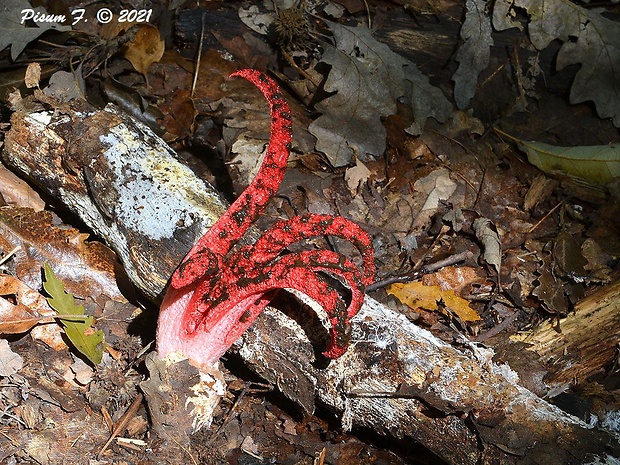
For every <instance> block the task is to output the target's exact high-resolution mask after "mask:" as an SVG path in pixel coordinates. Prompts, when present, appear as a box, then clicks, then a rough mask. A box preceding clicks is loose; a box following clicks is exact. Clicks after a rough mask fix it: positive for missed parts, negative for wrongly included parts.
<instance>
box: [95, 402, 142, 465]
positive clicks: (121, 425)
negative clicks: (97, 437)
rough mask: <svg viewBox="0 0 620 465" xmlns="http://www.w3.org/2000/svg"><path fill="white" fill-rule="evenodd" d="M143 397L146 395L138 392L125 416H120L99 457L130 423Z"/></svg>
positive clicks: (98, 455)
mask: <svg viewBox="0 0 620 465" xmlns="http://www.w3.org/2000/svg"><path fill="white" fill-rule="evenodd" d="M142 399H144V396H143V395H142V394H138V396H137V397H136V398H135V399H134V400H133V402H132V403H131V405H130V406H129V408H128V409H127V411H126V412H125V413H123V416H122V417H120V419H119V420H118V421H117V422H116V424H115V425H114V429H113V430H112V434H111V435H110V439H108V442H106V443H105V444H104V445H103V447H102V448H101V450H100V451H99V453H98V454H97V457H98V458H99V457H100V456H101V454H103V453H104V452H105V450H106V449H107V448H108V446H109V445H110V443H111V442H112V441H113V440H114V438H115V437H116V436H118V435H119V433H120V432H121V431H123V429H125V428H126V427H127V423H129V420H131V419H132V418H133V417H134V415H135V414H136V412H137V411H138V408H140V404H141V403H142Z"/></svg>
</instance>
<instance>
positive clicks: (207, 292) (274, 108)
mask: <svg viewBox="0 0 620 465" xmlns="http://www.w3.org/2000/svg"><path fill="white" fill-rule="evenodd" d="M231 76H240V77H243V78H245V79H247V80H249V81H250V82H252V83H253V84H254V85H256V86H257V87H258V88H259V90H260V91H261V92H262V93H263V95H264V96H265V98H266V99H267V102H268V103H269V107H270V112H271V136H270V140H269V144H268V146H267V150H266V153H265V156H264V158H263V162H262V164H261V168H260V169H259V172H258V174H257V175H256V177H255V178H254V179H253V180H252V182H251V183H250V185H249V186H248V188H247V189H246V190H245V191H244V192H243V193H242V194H241V195H240V196H239V198H238V199H237V200H236V201H235V202H234V203H233V204H232V205H231V206H230V208H229V209H228V210H227V211H226V212H225V214H224V215H222V216H221V217H220V218H219V219H218V220H217V221H216V222H215V223H214V224H213V226H212V227H211V228H210V229H209V230H208V231H207V233H206V234H205V235H204V236H202V237H201V238H200V239H199V240H198V241H197V242H196V244H195V245H194V246H193V247H192V248H191V250H190V251H189V252H188V254H187V256H186V257H185V258H184V259H183V261H182V262H181V264H180V265H179V267H178V268H177V270H176V271H175V272H174V274H173V276H172V278H171V280H170V286H169V289H168V291H167V293H166V296H165V297H164V301H163V303H162V306H161V308H160V317H159V322H158V329H157V351H158V353H159V355H160V356H161V357H165V356H167V355H168V354H170V353H172V352H180V353H182V354H183V355H185V356H186V357H188V358H189V359H190V361H191V362H192V363H193V364H195V365H197V366H209V365H212V364H214V363H215V362H216V361H217V360H218V359H219V357H220V356H221V355H223V354H224V353H225V352H226V350H227V349H228V347H230V345H231V344H232V343H233V342H234V341H235V340H236V339H237V338H238V337H239V336H241V334H243V332H244V331H245V330H246V329H247V328H248V327H249V326H250V325H251V324H252V322H253V321H254V320H255V319H256V318H257V317H258V315H259V314H260V313H261V312H262V311H263V309H264V308H265V307H266V306H267V305H268V303H269V302H270V301H271V299H272V298H273V296H274V295H275V294H276V293H277V291H278V290H279V289H285V288H286V289H296V290H298V291H300V292H302V293H304V294H306V295H307V296H308V297H310V298H311V299H312V300H314V301H315V302H316V303H317V304H319V305H320V306H321V307H322V308H323V309H324V310H325V312H326V313H327V315H328V318H329V321H330V324H331V328H330V344H329V346H328V347H327V349H326V351H325V352H324V354H325V355H326V356H328V357H331V358H336V357H339V356H340V355H342V354H343V353H344V351H345V350H346V347H347V344H348V329H349V324H350V319H351V318H352V317H353V316H354V315H355V314H356V313H357V312H358V310H359V309H360V308H361V306H362V304H363V301H364V288H365V286H366V285H368V284H370V283H371V282H372V281H373V279H374V274H375V266H374V262H373V249H372V242H371V239H370V237H369V236H368V234H366V232H364V231H363V230H362V229H361V228H360V227H359V226H358V225H356V224H355V223H353V222H352V221H350V220H348V219H346V218H343V217H338V216H329V215H314V214H307V215H301V216H297V217H294V218H291V219H289V220H283V221H280V222H277V223H276V224H275V225H274V226H273V227H272V228H270V229H269V230H268V231H266V232H265V233H263V235H262V236H261V237H260V238H259V239H258V240H257V241H256V243H255V244H253V245H251V246H244V247H238V248H237V249H236V250H233V248H234V247H235V245H236V244H237V243H238V241H239V240H240V239H241V238H242V237H243V235H244V234H245V232H246V231H247V230H248V229H249V227H250V226H251V225H252V223H253V222H254V221H255V220H256V219H257V218H258V216H259V215H260V214H261V213H262V212H263V210H264V208H265V206H266V204H267V203H268V202H269V199H270V198H271V197H273V196H274V195H275V193H276V191H277V189H278V187H279V185H280V183H281V181H282V179H283V177H284V172H285V170H286V163H287V160H288V154H289V150H290V144H291V132H292V131H291V116H290V110H289V107H288V104H287V102H286V101H285V100H284V98H283V97H282V95H281V93H280V90H279V88H278V86H277V84H276V83H275V82H274V81H272V80H271V79H270V78H268V77H267V76H265V75H263V74H261V73H259V72H258V71H255V70H241V71H237V72H236V73H233V74H232V75H231ZM325 235H329V236H336V237H340V238H342V239H345V240H347V241H349V242H351V243H352V244H353V245H355V246H356V247H357V249H358V250H359V252H360V254H361V258H362V264H361V268H360V267H358V266H357V265H356V264H354V263H353V261H352V260H350V259H349V258H347V257H345V256H344V255H341V254H339V253H336V252H334V251H331V250H306V251H302V252H294V253H286V249H287V248H288V247H289V246H290V245H291V244H293V243H295V242H299V241H304V240H307V239H311V238H314V237H317V236H325ZM326 275H331V276H332V277H335V278H336V279H338V280H339V281H341V282H342V283H343V284H345V285H346V286H347V287H348V288H349V289H350V291H351V296H350V300H349V301H348V304H347V303H346V302H345V300H344V298H343V297H342V296H341V295H340V293H339V292H338V291H336V290H335V289H334V288H333V287H332V286H331V285H330V283H329V281H328V280H327V279H326Z"/></svg>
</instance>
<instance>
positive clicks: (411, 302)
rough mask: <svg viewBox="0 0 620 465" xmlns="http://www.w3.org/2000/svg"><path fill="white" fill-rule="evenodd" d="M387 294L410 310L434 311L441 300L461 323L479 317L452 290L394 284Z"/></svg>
mask: <svg viewBox="0 0 620 465" xmlns="http://www.w3.org/2000/svg"><path fill="white" fill-rule="evenodd" d="M388 294H391V295H393V296H394V297H396V298H397V299H398V300H400V301H401V302H402V303H404V304H405V305H407V306H409V307H411V308H412V309H414V310H415V309H420V308H422V309H425V310H431V311H435V310H437V308H438V305H437V302H439V301H441V300H443V302H444V303H445V305H446V307H448V308H450V310H452V311H453V312H454V313H456V314H457V315H458V316H459V317H460V318H461V319H462V320H463V321H478V320H480V316H479V315H478V313H477V312H476V311H475V310H474V309H473V308H471V307H470V306H469V302H468V301H467V300H465V299H463V298H461V297H459V296H457V295H455V294H454V291H453V290H452V289H448V290H443V289H442V288H441V287H439V286H425V285H424V284H422V283H421V282H412V283H404V284H403V283H396V284H392V285H391V286H390V287H389V288H388Z"/></svg>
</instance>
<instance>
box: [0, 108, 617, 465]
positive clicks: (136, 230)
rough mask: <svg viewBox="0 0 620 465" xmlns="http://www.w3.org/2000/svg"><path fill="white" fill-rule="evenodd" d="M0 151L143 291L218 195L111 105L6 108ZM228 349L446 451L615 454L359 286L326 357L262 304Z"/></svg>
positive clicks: (208, 214) (508, 459)
mask: <svg viewBox="0 0 620 465" xmlns="http://www.w3.org/2000/svg"><path fill="white" fill-rule="evenodd" d="M3 159H4V161H5V163H7V164H8V165H9V166H11V167H12V168H13V169H15V170H17V171H18V172H20V173H21V174H22V175H23V176H24V177H26V178H27V179H29V180H30V181H31V182H33V183H34V184H36V185H37V186H39V187H40V188H41V189H42V190H44V191H45V192H46V193H47V194H48V195H50V196H52V197H53V198H55V199H57V200H58V201H59V202H62V203H63V204H64V205H66V206H67V207H68V208H70V209H71V210H72V211H74V212H75V213H76V214H77V215H79V216H80V218H82V219H83V220H84V222H85V223H86V224H87V225H89V226H90V227H91V228H92V229H93V230H94V231H95V232H96V233H97V234H98V235H100V236H101V237H103V238H104V239H105V240H106V241H107V242H108V244H109V245H110V246H112V247H113V248H114V249H115V250H116V251H117V252H118V254H119V257H120V258H121V260H122V262H123V263H124V265H125V267H126V268H127V270H128V274H129V275H130V277H131V278H132V280H133V281H134V283H135V284H136V286H137V287H139V288H140V289H142V290H143V291H144V292H145V293H146V294H147V295H148V296H150V297H152V298H153V299H154V300H156V299H157V297H158V296H159V295H161V292H162V290H163V288H164V286H165V283H166V281H167V280H168V277H169V276H170V275H171V273H172V271H173V270H174V268H175V266H176V265H177V263H178V262H179V261H180V260H181V259H182V258H183V256H184V255H185V253H186V251H187V250H188V249H189V248H190V246H191V245H192V244H193V242H194V241H195V240H196V239H197V238H198V237H199V236H200V235H201V234H202V233H203V231H204V230H205V229H206V228H207V227H209V225H210V224H212V222H213V221H214V219H215V218H216V217H217V216H218V215H219V214H220V213H221V212H222V211H223V209H224V208H225V204H224V203H223V202H222V201H221V200H220V199H219V197H218V195H217V193H216V192H215V191H214V189H213V188H212V187H211V186H209V185H208V184H206V183H205V182H203V181H201V180H199V179H196V178H195V177H194V176H193V174H192V172H191V171H190V170H189V169H187V168H186V167H184V166H183V165H182V164H180V163H179V162H178V161H177V160H176V158H175V156H174V153H173V152H172V151H171V150H170V149H169V148H167V147H166V146H165V144H163V142H161V141H160V140H159V139H158V138H157V137H156V136H155V135H153V134H152V132H151V131H149V130H148V129H147V128H146V127H145V126H143V125H142V124H140V123H136V122H134V121H133V120H131V118H129V117H128V116H126V115H124V114H122V112H120V111H118V110H117V109H115V108H114V107H113V106H108V107H106V109H105V110H102V111H96V110H94V109H92V108H91V109H88V108H86V107H85V106H84V105H78V107H77V108H68V107H64V108H63V109H62V111H57V112H52V111H39V112H35V113H30V114H28V112H16V113H15V114H14V115H13V117H12V128H11V131H10V133H9V134H8V135H7V138H6V143H5V150H4V153H3ZM234 350H235V351H236V352H237V353H238V354H239V355H240V356H241V358H242V359H243V360H244V362H245V363H246V364H247V365H248V366H249V367H251V368H252V369H253V370H255V371H256V372H257V373H259V374H260V375H262V376H263V377H265V378H266V379H267V380H269V381H270V382H272V383H274V384H276V385H277V386H278V387H279V388H280V389H281V390H282V391H283V392H284V393H285V394H286V395H287V396H289V397H290V398H292V399H293V400H296V401H297V402H299V403H300V404H301V405H303V406H304V407H305V408H306V409H308V410H312V409H313V405H314V404H313V402H314V400H313V396H314V394H315V393H316V395H317V397H318V399H319V400H320V401H321V402H322V403H324V404H325V405H327V406H328V407H330V408H331V409H333V410H335V411H336V412H339V413H340V414H341V415H342V423H343V426H344V427H345V428H346V429H349V428H354V427H368V428H371V429H373V430H375V431H377V432H379V433H382V434H389V435H392V436H395V437H411V438H413V439H415V440H416V441H418V442H420V443H422V444H423V445H425V446H426V447H428V448H429V449H430V450H432V451H433V452H434V453H435V454H437V455H438V456H439V457H441V458H442V459H443V460H445V461H446V462H447V463H450V464H472V465H473V464H496V463H502V464H511V463H522V464H530V463H531V464H534V463H536V464H554V465H555V464H560V463H562V464H572V463H575V464H576V463H586V462H588V461H592V460H594V457H595V456H598V457H602V458H604V457H605V456H606V454H612V455H615V456H616V457H618V456H620V445H619V444H618V441H617V439H616V438H614V437H612V436H610V435H609V434H608V433H606V432H604V431H600V430H597V429H588V428H587V427H586V425H584V424H583V423H581V422H579V421H578V420H577V419H576V418H574V417H571V416H570V415H567V414H565V413H564V412H562V411H561V410H559V409H558V408H556V407H554V406H552V405H551V404H549V403H547V402H546V401H544V400H542V399H540V398H539V397H537V396H535V395H534V394H532V393H531V392H529V391H527V390H526V389H524V388H523V387H521V386H519V384H518V377H517V375H516V374H515V373H514V372H513V371H512V370H511V369H510V368H509V367H508V366H507V365H503V366H498V365H496V364H494V363H493V362H492V361H491V356H492V352H491V351H489V350H487V349H484V348H482V347H478V346H477V345H475V344H473V343H470V342H469V341H467V340H462V341H459V342H458V345H456V344H455V345H454V346H451V345H449V344H446V343H445V342H443V341H441V340H439V339H438V338H436V337H435V336H433V335H432V334H431V333H430V332H428V331H426V330H423V329H420V328H418V327H417V326H415V325H414V324H412V323H411V322H410V321H408V320H407V319H406V318H405V317H404V316H403V315H400V314H397V313H395V312H393V311H391V310H390V309H388V308H387V307H385V306H383V305H382V304H380V303H378V302H376V301H375V300H373V299H371V298H367V299H366V302H365V305H364V306H363V308H362V310H361V311H360V312H359V314H358V315H357V316H356V318H355V319H354V322H353V328H352V344H351V347H350V349H349V350H348V351H347V353H346V354H345V355H344V356H343V357H341V358H340V359H337V360H334V361H332V362H330V364H329V366H328V367H327V368H325V369H320V368H317V367H316V366H314V365H313V359H314V357H313V354H314V349H313V347H312V344H311V343H310V342H309V341H308V338H307V337H306V335H305V333H304V331H303V330H302V329H301V328H300V326H299V325H298V324H296V323H295V322H293V321H292V320H290V319H289V318H287V317H285V316H284V315H283V314H282V313H280V312H278V311H277V310H274V309H268V310H267V311H266V312H264V313H263V315H261V317H260V318H259V319H258V320H257V321H256V323H255V324H254V325H253V326H252V328H251V329H250V330H249V331H248V332H247V333H246V334H245V335H244V337H243V338H242V340H240V341H238V342H237V343H236V344H235V347H234Z"/></svg>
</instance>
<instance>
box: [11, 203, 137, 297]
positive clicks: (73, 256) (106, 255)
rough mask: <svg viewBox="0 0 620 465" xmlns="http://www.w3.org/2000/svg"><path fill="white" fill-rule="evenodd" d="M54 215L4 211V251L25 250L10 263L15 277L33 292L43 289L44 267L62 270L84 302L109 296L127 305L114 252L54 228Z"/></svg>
mask: <svg viewBox="0 0 620 465" xmlns="http://www.w3.org/2000/svg"><path fill="white" fill-rule="evenodd" d="M52 221H53V216H52V214H51V213H50V212H47V211H41V212H35V211H33V210H32V209H30V208H13V207H1V208H0V250H4V251H8V250H12V249H14V248H15V247H18V246H19V247H20V248H21V250H19V251H18V252H16V253H15V255H14V256H13V258H12V259H11V261H10V265H11V266H12V270H13V271H14V273H15V275H16V276H17V277H18V278H19V279H20V280H22V281H24V283H26V284H27V285H28V286H30V287H31V288H33V289H39V288H41V265H42V263H43V262H47V263H49V264H50V265H51V266H53V267H54V268H55V269H57V270H58V278H59V279H61V280H62V281H63V282H64V283H65V285H66V287H67V290H68V291H69V292H71V293H72V294H74V295H76V296H79V297H81V298H89V297H92V298H97V297H99V296H107V297H109V298H111V299H114V300H117V301H119V302H125V301H126V299H125V298H124V297H123V296H122V294H121V292H120V290H119V289H118V286H117V280H116V275H115V270H114V265H115V261H116V257H115V254H114V252H112V251H111V250H110V249H109V248H107V247H106V246H104V245H103V244H101V243H99V242H86V239H87V238H88V234H82V233H80V232H79V231H78V230H76V229H72V228H69V229H62V228H60V227H58V226H56V225H54V224H52Z"/></svg>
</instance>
